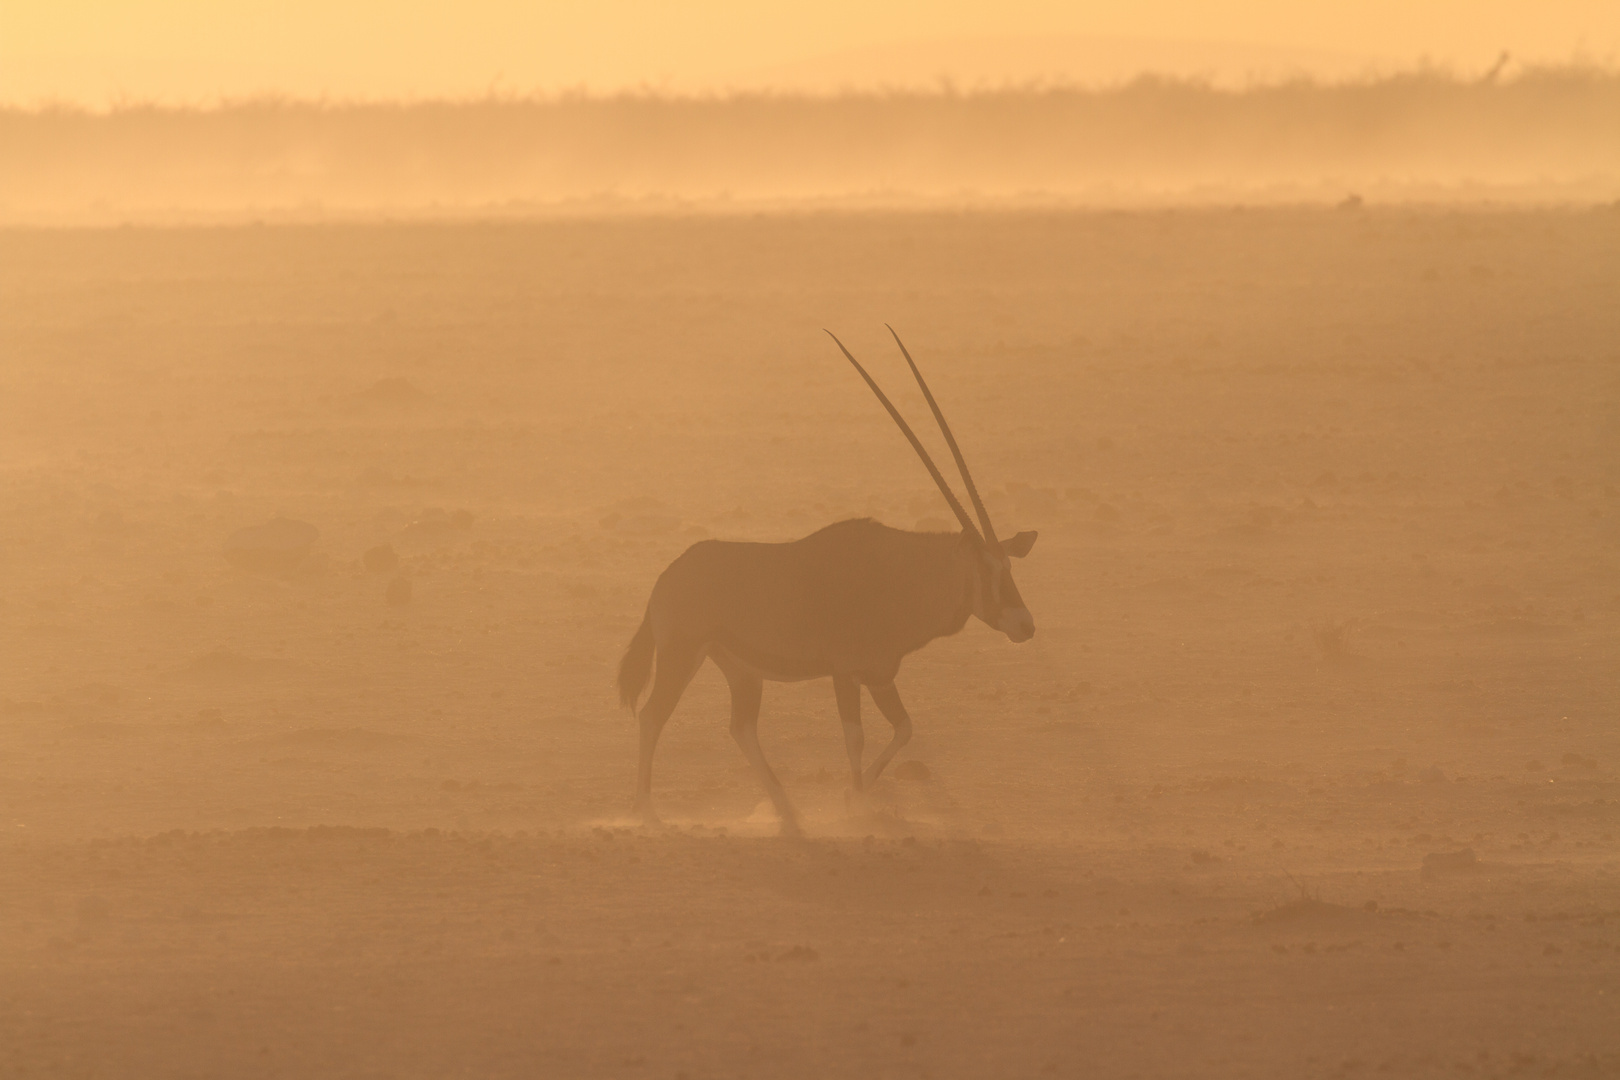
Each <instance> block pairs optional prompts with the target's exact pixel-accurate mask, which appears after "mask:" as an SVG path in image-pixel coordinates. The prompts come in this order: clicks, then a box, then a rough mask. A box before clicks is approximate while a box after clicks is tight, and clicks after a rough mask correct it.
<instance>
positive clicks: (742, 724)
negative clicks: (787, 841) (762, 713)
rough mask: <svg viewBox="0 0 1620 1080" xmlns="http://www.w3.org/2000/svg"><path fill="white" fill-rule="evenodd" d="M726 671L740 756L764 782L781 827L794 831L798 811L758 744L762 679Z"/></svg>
mask: <svg viewBox="0 0 1620 1080" xmlns="http://www.w3.org/2000/svg"><path fill="white" fill-rule="evenodd" d="M722 670H725V669H724V668H722ZM725 674H726V681H727V682H728V683H730V684H731V737H732V738H733V739H736V740H737V745H738V746H740V747H742V752H743V756H744V757H746V758H747V759H748V763H749V764H750V765H752V766H753V767H754V772H755V773H756V774H757V775H758V776H759V782H760V783H761V784H763V785H765V793H766V794H767V795H769V796H770V797H771V802H772V803H774V804H775V805H776V813H777V815H778V816H779V817H780V818H781V819H782V831H783V832H784V833H789V834H797V833H798V832H799V815H798V813H797V812H795V811H794V809H793V804H792V803H790V802H788V797H787V792H786V791H785V790H784V789H783V787H782V782H781V781H780V780H778V779H777V778H776V773H774V772H772V771H771V766H770V763H769V762H768V761H766V760H765V751H763V750H761V749H760V747H759V702H760V698H761V696H762V695H763V693H764V683H763V682H762V681H761V680H760V677H759V676H758V675H753V674H750V673H747V672H744V671H740V670H737V669H736V668H733V669H732V670H730V671H726V672H725Z"/></svg>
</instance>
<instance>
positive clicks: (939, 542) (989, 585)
mask: <svg viewBox="0 0 1620 1080" xmlns="http://www.w3.org/2000/svg"><path fill="white" fill-rule="evenodd" d="M889 333H890V334H893V335H894V340H895V344H897V345H899V346H900V352H901V354H902V355H904V356H905V358H906V364H907V365H908V366H910V368H911V373H912V375H914V376H916V379H917V385H918V386H920V387H922V392H923V397H924V398H926V399H927V401H928V407H929V409H931V410H932V411H933V414H934V419H935V420H937V421H938V422H939V428H940V431H941V432H943V433H944V436H945V442H946V445H948V446H949V447H950V449H951V455H952V457H954V458H955V459H956V467H957V469H959V470H960V471H961V473H962V483H963V484H964V485H966V487H967V493H968V498H969V499H970V500H972V502H973V509H974V510H975V511H977V513H978V519H979V521H978V526H977V527H975V525H974V523H973V519H972V518H970V517H968V514H967V511H966V510H964V509H963V508H962V504H961V503H960V502H959V501H958V500H957V498H956V496H955V495H954V494H953V493H952V492H951V487H950V485H949V484H948V483H946V482H945V478H944V477H943V476H941V475H940V471H939V469H938V468H937V467H936V466H935V465H934V462H933V459H931V458H930V457H929V456H928V451H926V450H924V449H923V445H922V443H921V442H920V441H918V439H917V435H916V433H915V432H913V431H912V430H911V427H910V425H908V424H907V423H906V421H905V419H904V418H903V417H902V416H901V415H900V412H899V410H898V409H896V408H895V407H894V404H893V403H892V402H891V401H890V400H889V399H888V397H887V396H886V395H885V394H884V393H883V391H882V390H881V389H880V388H879V387H878V384H877V383H876V382H875V381H873V379H872V376H871V375H869V374H867V372H866V369H865V368H863V367H861V365H860V363H859V362H858V361H857V360H856V359H855V357H854V356H851V355H850V352H849V350H848V349H846V348H844V343H843V342H841V341H839V340H838V338H837V336H835V335H833V334H832V332H831V331H828V336H829V337H831V338H832V339H833V341H834V342H835V343H837V345H838V348H839V349H840V350H841V351H842V352H843V354H844V356H845V357H846V358H847V359H848V360H849V362H850V363H851V364H853V365H854V366H855V370H856V371H858V372H860V374H861V378H862V379H864V380H866V385H867V386H870V387H871V388H872V392H873V393H874V394H876V395H877V397H878V400H879V401H881V402H882V403H883V407H884V408H885V409H887V410H888V411H889V415H890V416H892V417H893V418H894V422H895V423H896V424H898V425H899V426H900V430H901V432H902V433H904V434H905V437H906V439H907V440H908V441H909V442H910V443H911V447H912V449H914V450H915V451H917V456H918V457H920V458H922V463H923V465H924V466H926V467H927V469H928V475H929V476H931V477H933V478H934V483H935V484H938V485H939V490H940V494H942V495H944V496H945V501H946V502H947V503H949V504H950V507H951V510H952V511H953V512H954V513H955V514H956V518H957V520H958V521H960V522H961V523H962V531H961V532H959V533H955V532H946V533H924V532H908V531H906V530H904V529H891V528H889V527H888V526H887V525H880V524H879V523H877V522H876V521H873V520H871V519H870V518H863V519H859V520H854V521H841V522H839V523H837V524H836V525H829V526H827V527H826V528H824V529H822V530H820V531H819V532H814V533H811V534H810V535H809V536H806V537H805V538H804V539H802V540H793V541H790V542H787V543H778V544H762V543H740V542H734V541H727V540H702V541H699V542H698V543H696V544H693V545H692V546H691V547H689V548H687V549H686V551H685V552H684V553H683V554H682V555H681V556H680V557H679V558H677V559H676V560H675V561H674V562H672V563H670V564H669V567H668V568H667V569H666V570H665V571H664V572H663V573H662V574H660V575H659V577H658V583H657V584H656V585H654V586H653V591H652V597H651V598H650V599H649V600H648V601H647V613H646V616H645V617H644V618H643V619H642V620H641V627H640V628H639V629H638V630H637V631H636V634H635V637H634V638H632V639H631V641H630V646H629V648H628V649H626V650H625V654H624V659H623V660H622V661H620V663H619V699H620V701H622V702H623V703H624V705H625V706H626V707H628V708H630V709H634V708H635V706H636V701H637V699H638V698H640V696H641V691H642V690H643V689H644V688H645V687H646V685H647V678H648V675H649V674H650V673H651V671H652V667H653V656H654V653H656V654H657V658H658V674H657V677H656V678H655V679H654V680H653V688H652V693H651V694H650V695H648V697H647V701H646V704H645V705H643V706H642V708H641V711H640V713H639V718H640V722H641V765H640V771H639V772H638V774H637V777H636V801H635V811H636V813H638V814H639V815H640V816H641V817H642V818H643V819H644V820H646V821H649V822H654V821H656V820H657V817H656V815H655V814H654V812H653V808H652V760H653V751H654V749H655V748H656V747H657V746H658V736H659V734H660V733H661V732H662V731H663V729H664V724H665V722H666V721H668V720H669V717H670V713H672V712H674V710H675V704H676V702H678V701H679V700H680V697H681V694H682V692H683V691H685V689H686V687H687V684H688V683H690V682H691V681H692V676H694V675H695V674H697V670H698V668H699V667H701V666H702V664H703V661H704V660H705V659H709V660H713V661H714V663H715V666H717V667H718V668H719V669H720V670H721V672H722V673H723V674H724V675H725V677H726V681H727V682H728V683H729V684H730V686H731V735H732V737H733V738H734V739H736V740H737V745H738V746H740V747H741V748H742V752H743V754H744V756H746V757H747V758H748V762H749V764H751V765H752V766H753V768H754V771H755V772H756V773H758V774H759V779H760V782H761V783H762V784H764V786H765V791H766V793H767V794H769V795H770V798H771V802H772V803H774V804H775V806H776V811H777V813H778V814H779V815H780V817H781V821H782V831H783V832H784V833H796V832H798V831H799V819H798V814H797V813H796V812H795V810H794V809H793V804H792V803H790V802H789V801H788V797H787V792H786V791H784V790H783V789H782V784H781V782H780V781H779V780H777V778H776V774H775V773H774V772H772V771H771V767H770V764H769V763H767V762H766V760H765V755H764V754H763V753H762V752H761V750H760V747H759V733H758V725H759V705H760V697H761V694H762V691H763V684H764V682H765V680H767V679H768V680H770V681H772V682H799V681H803V680H805V679H819V678H821V677H823V676H827V675H830V676H832V681H833V693H834V695H835V696H836V698H837V701H838V715H839V718H840V719H841V720H842V721H843V725H844V748H845V749H846V750H847V751H848V753H849V769H850V780H851V784H852V787H853V789H854V791H855V792H856V793H857V794H858V793H860V792H862V791H864V790H865V788H866V787H867V786H868V785H870V784H871V783H872V781H874V780H876V779H877V778H878V776H879V775H880V774H881V773H882V772H883V769H884V767H885V766H887V765H888V764H889V761H890V760H891V759H892V758H893V757H894V755H895V754H896V753H897V752H898V751H899V750H900V748H901V747H902V746H905V745H906V743H907V742H908V741H909V740H910V739H911V717H910V716H909V715H908V714H907V713H906V708H905V706H904V705H902V704H901V703H900V693H899V691H897V690H896V689H895V686H894V679H895V675H896V674H897V673H898V672H899V670H900V661H901V660H903V659H904V658H905V657H906V655H907V654H908V653H913V652H916V651H917V650H918V649H920V648H922V647H923V646H924V645H926V644H928V643H929V642H930V641H932V640H934V639H935V638H938V637H946V636H949V635H951V634H954V633H956V632H957V631H959V630H961V629H962V627H963V626H965V625H966V624H967V620H968V616H970V615H976V616H978V617H979V618H980V619H981V620H983V621H984V622H985V623H987V624H989V625H990V626H991V627H993V628H995V629H997V630H1000V631H1001V632H1002V633H1004V634H1006V635H1007V637H1008V638H1010V639H1011V640H1012V641H1015V642H1019V641H1028V640H1029V639H1030V638H1031V637H1032V636H1033V635H1034V633H1035V620H1034V619H1033V618H1032V617H1031V616H1030V613H1029V609H1028V608H1027V607H1025V606H1024V600H1023V597H1021V596H1019V594H1018V586H1017V585H1015V584H1014V583H1013V577H1012V566H1011V562H1010V561H1009V560H1010V558H1023V557H1024V556H1025V555H1027V554H1029V549H1030V548H1031V547H1032V546H1033V545H1034V543H1035V533H1033V532H1021V533H1019V534H1018V535H1016V536H1014V537H1013V538H1012V539H1011V540H1005V541H1003V540H998V539H997V538H996V531H995V529H994V527H992V526H991V524H990V515H989V513H987V512H986V511H985V508H984V501H983V500H982V499H980V498H979V491H978V488H976V487H975V486H974V484H973V477H972V476H971V475H970V474H969V473H968V467H967V462H966V461H964V460H963V458H962V451H961V450H960V449H959V448H958V447H957V445H956V439H955V437H954V436H953V435H952V434H951V429H950V425H949V424H947V423H946V422H945V416H944V414H943V413H941V412H940V409H939V405H938V404H937V403H936V402H935V401H934V395H933V394H932V393H931V392H930V391H929V389H928V383H927V382H926V381H924V379H923V377H922V372H920V371H919V370H917V365H916V363H915V362H914V361H913V360H912V359H911V353H910V352H908V351H907V350H906V347H905V344H904V343H903V342H901V340H900V335H899V334H895V332H894V328H893V327H890V328H889ZM863 685H864V686H865V687H866V688H867V689H868V691H870V693H871V695H872V700H873V701H874V702H876V704H877V707H878V709H879V710H880V711H881V712H882V713H883V716H884V718H885V719H886V720H888V721H889V723H890V725H892V726H893V728H894V737H893V738H892V739H891V740H890V741H889V745H888V746H886V747H884V749H883V752H882V753H880V754H879V755H878V756H877V758H876V759H874V760H873V762H872V763H871V764H870V765H868V766H867V767H866V769H865V770H864V772H863V771H862V768H861V757H862V752H863V750H864V747H865V737H864V735H863V733H862V731H861V687H862V686H863Z"/></svg>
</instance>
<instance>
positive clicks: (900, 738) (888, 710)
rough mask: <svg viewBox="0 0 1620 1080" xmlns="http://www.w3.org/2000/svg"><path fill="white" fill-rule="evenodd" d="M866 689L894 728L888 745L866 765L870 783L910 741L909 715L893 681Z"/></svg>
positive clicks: (867, 778) (867, 779) (867, 780)
mask: <svg viewBox="0 0 1620 1080" xmlns="http://www.w3.org/2000/svg"><path fill="white" fill-rule="evenodd" d="M867 689H868V690H870V691H871V693H872V701H873V702H874V703H875V704H876V705H877V707H878V711H879V712H881V713H882V714H883V718H884V719H885V720H887V721H888V722H889V724H890V726H892V727H893V728H894V738H892V739H890V740H889V745H888V746H885V747H884V748H883V752H882V753H881V754H879V755H878V756H877V757H876V758H875V759H874V760H873V761H872V764H871V765H869V766H867V769H866V776H865V780H866V782H867V783H868V784H871V783H872V781H874V780H876V779H877V778H878V777H879V776H881V775H883V770H884V769H885V768H887V767H888V764H889V762H890V761H891V760H893V758H894V755H896V754H898V753H899V752H900V748H901V747H902V746H905V745H906V743H908V742H910V741H911V716H910V714H908V713H907V712H906V707H905V706H904V705H902V704H901V703H900V691H898V690H896V689H895V688H894V683H892V682H891V683H884V684H883V685H882V686H869V687H867Z"/></svg>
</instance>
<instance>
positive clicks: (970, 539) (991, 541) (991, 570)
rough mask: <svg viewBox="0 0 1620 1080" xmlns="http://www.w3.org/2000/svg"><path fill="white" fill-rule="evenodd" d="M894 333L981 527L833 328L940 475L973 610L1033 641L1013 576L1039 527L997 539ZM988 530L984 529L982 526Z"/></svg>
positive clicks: (1016, 637) (1030, 619) (946, 428)
mask: <svg viewBox="0 0 1620 1080" xmlns="http://www.w3.org/2000/svg"><path fill="white" fill-rule="evenodd" d="M888 329H889V333H890V334H893V335H894V343H895V344H896V345H898V346H900V352H901V354H902V355H904V356H905V358H906V364H907V365H908V366H909V367H910V368H911V373H912V374H913V375H914V376H916V378H917V385H918V386H920V387H922V392H923V397H924V398H926V399H927V400H928V407H929V409H931V410H933V413H934V419H935V420H937V421H939V430H940V431H941V432H942V433H943V434H944V436H945V443H946V445H948V446H949V447H950V448H951V456H952V457H954V458H955V459H956V467H957V469H958V470H959V471H960V472H961V473H962V483H963V484H965V485H966V486H967V493H968V498H969V499H971V500H972V501H973V509H974V510H975V511H977V512H978V515H979V527H975V526H974V524H973V519H972V518H970V517H968V513H967V511H966V510H964V509H963V508H962V504H961V502H960V501H959V500H958V499H957V498H956V495H955V494H954V493H953V492H952V491H951V486H950V485H949V484H947V483H946V482H945V477H943V476H942V475H940V471H939V469H938V468H937V467H936V466H935V465H934V459H933V458H931V457H929V456H928V451H927V450H924V449H923V444H922V443H921V442H920V441H919V440H918V438H917V435H916V433H915V432H914V431H912V430H911V425H910V424H907V423H906V421H905V418H904V417H903V416H901V415H900V410H898V409H896V408H895V407H894V403H893V402H891V401H890V400H889V399H888V396H887V395H885V394H884V393H883V391H882V390H881V389H879V387H878V384H877V383H876V382H875V381H873V379H872V376H870V375H868V374H867V373H866V369H865V368H863V367H861V365H860V362H859V361H858V360H856V359H855V357H853V356H851V355H850V352H849V350H848V349H845V348H844V343H843V342H842V341H839V340H838V336H837V335H836V334H834V333H833V332H832V331H831V330H829V331H827V336H828V337H830V338H832V339H833V341H835V342H837V344H838V348H839V349H840V350H841V351H842V352H843V354H844V356H845V358H846V359H848V360H849V362H850V363H851V364H854V365H855V370H856V371H858V372H860V373H861V378H863V379H865V380H866V385H867V386H870V387H871V388H872V393H874V394H876V395H877V397H878V400H879V401H881V402H882V403H883V407H884V408H885V409H887V410H889V415H890V416H892V417H893V418H894V422H895V423H896V424H898V425H900V430H901V432H902V433H903V434H904V435H905V437H906V439H907V440H908V441H909V442H910V443H911V448H912V449H913V450H915V451H917V456H918V457H920V458H922V463H923V464H924V465H925V466H927V468H928V475H929V476H932V477H933V478H934V483H935V484H937V485H939V492H940V494H941V495H943V496H945V501H946V502H947V503H949V504H950V506H951V510H952V511H953V512H954V513H955V514H956V520H958V521H960V522H961V523H962V543H963V545H964V546H965V547H966V548H967V549H968V555H969V559H970V561H971V564H972V567H973V614H975V615H977V616H978V617H979V618H980V619H982V620H983V621H984V622H985V623H986V624H988V625H989V626H992V627H994V628H995V629H997V630H1000V631H1001V632H1002V633H1004V634H1006V635H1007V637H1008V638H1010V639H1011V640H1013V641H1028V640H1029V639H1030V638H1032V637H1034V636H1035V618H1034V616H1032V615H1030V613H1029V608H1028V607H1027V606H1026V605H1025V604H1024V598H1023V597H1022V596H1020V595H1019V593H1018V585H1017V584H1016V583H1015V582H1014V581H1013V576H1012V560H1013V559H1022V558H1023V557H1024V556H1025V555H1028V554H1029V549H1030V548H1032V547H1034V546H1035V535H1036V534H1035V533H1034V532H1021V533H1019V534H1018V535H1017V536H1014V537H1013V538H1012V539H1011V540H1005V541H1003V540H997V539H996V530H995V527H994V526H993V525H991V524H990V513H989V511H987V510H985V508H984V500H983V499H981V498H979V489H978V488H977V487H975V486H974V483H973V477H972V475H971V474H969V472H968V467H967V462H966V461H965V460H963V458H962V451H961V448H960V447H958V446H957V445H956V437H955V436H954V435H952V434H951V426H950V425H949V424H947V423H946V422H945V414H944V413H942V412H940V411H939V404H938V403H937V402H936V401H934V395H933V393H932V392H931V391H930V390H929V389H928V383H927V382H926V381H925V380H924V379H923V377H922V372H921V371H918V370H917V364H916V362H915V361H913V360H912V359H911V353H910V352H909V351H908V350H907V349H906V345H905V342H903V341H901V340H900V335H899V334H895V332H894V327H892V326H890V327H889V328H888ZM981 529H982V531H981Z"/></svg>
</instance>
